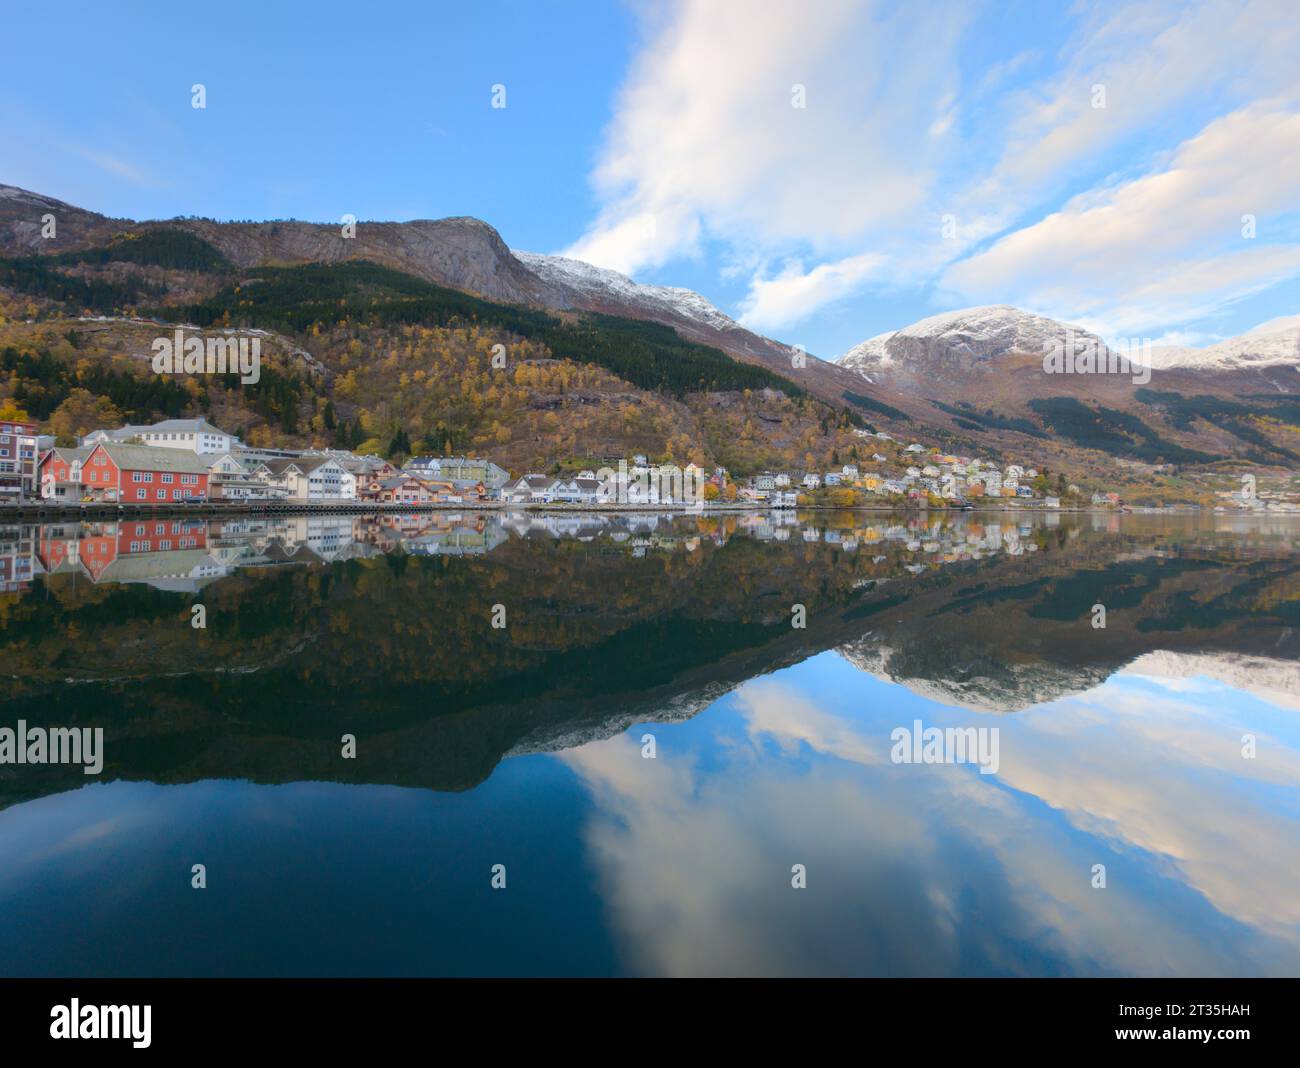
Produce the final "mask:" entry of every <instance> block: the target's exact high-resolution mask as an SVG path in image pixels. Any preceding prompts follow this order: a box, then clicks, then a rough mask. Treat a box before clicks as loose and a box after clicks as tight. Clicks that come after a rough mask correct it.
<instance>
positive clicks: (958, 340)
mask: <svg viewBox="0 0 1300 1068" xmlns="http://www.w3.org/2000/svg"><path fill="white" fill-rule="evenodd" d="M1071 334H1072V335H1073V337H1074V339H1075V341H1076V343H1085V342H1089V341H1091V342H1093V343H1095V344H1096V345H1097V347H1098V351H1103V352H1104V351H1106V346H1105V343H1104V342H1103V341H1102V340H1101V339H1100V338H1099V337H1097V336H1096V335H1095V334H1092V333H1090V332H1089V331H1087V330H1084V329H1083V328H1082V327H1077V326H1071V325H1069V324H1068V323H1062V322H1058V321H1057V320H1055V319H1049V318H1046V317H1045V316H1041V315H1035V314H1033V313H1032V312H1026V311H1022V310H1020V309H1019V308H1014V307H1011V306H1010V305H1006V304H994V305H988V306H986V307H978V308H962V309H960V310H958V311H952V312H944V313H943V314H941V315H932V316H930V317H929V318H927V319H922V320H920V321H919V322H915V323H913V324H912V325H911V326H905V327H903V328H902V329H901V330H894V331H891V332H889V333H885V334H878V335H877V336H876V337H873V338H870V339H869V340H867V341H864V342H862V343H861V344H859V345H855V346H854V347H853V348H851V349H849V351H848V352H846V353H844V355H842V356H841V357H840V358H839V359H838V360H837V361H836V362H837V363H839V364H840V365H841V366H843V367H846V368H848V369H849V370H852V371H857V372H858V373H859V374H861V375H863V376H864V377H866V378H868V379H870V378H871V376H872V375H873V374H876V373H877V372H880V371H884V370H886V369H892V370H894V371H903V370H913V371H920V370H924V369H926V368H927V367H933V366H935V365H936V364H944V365H947V366H961V367H963V368H966V369H970V368H972V367H976V366H978V365H979V364H981V363H984V362H986V361H989V360H993V359H996V358H998V357H1001V356H1005V355H1007V354H1009V353H1012V352H1019V353H1030V354H1034V355H1043V354H1046V353H1047V351H1048V347H1049V346H1050V345H1051V344H1052V342H1054V341H1064V340H1065V339H1066V338H1067V337H1068V336H1069V335H1071ZM1135 358H1136V357H1135ZM1150 359H1151V366H1152V368H1153V369H1155V370H1165V369H1172V368H1178V369H1180V370H1188V371H1239V370H1254V369H1257V368H1266V367H1285V366H1295V367H1300V315H1291V316H1284V317H1282V318H1278V319H1272V320H1270V321H1268V322H1266V323H1261V324H1260V325H1259V326H1257V327H1255V328H1254V329H1253V330H1250V331H1248V332H1246V333H1245V334H1242V335H1240V336H1239V337H1234V338H1229V339H1228V340H1226V341H1221V342H1219V343H1218V344H1217V345H1211V346H1209V347H1208V348H1203V349H1197V348H1189V347H1184V346H1158V347H1155V348H1152V349H1151V350H1150Z"/></svg>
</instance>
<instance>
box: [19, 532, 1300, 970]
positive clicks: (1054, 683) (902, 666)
mask: <svg viewBox="0 0 1300 1068" xmlns="http://www.w3.org/2000/svg"><path fill="white" fill-rule="evenodd" d="M1298 548H1300V521H1296V520H1286V519H1278V520H1268V519H1253V520H1245V519H1231V518H1227V517H1202V518H1192V519H1175V518H1172V517H1145V516H1130V517H1123V518H1121V517H1118V516H1068V515H1063V516H1049V517H1046V518H1039V519H1037V520H1035V521H1032V522H1031V521H1024V522H1009V521H1008V520H1006V519H1004V518H999V517H995V516H991V515H990V516H984V517H981V516H979V515H968V516H964V517H957V518H956V519H953V520H951V521H940V520H937V519H935V520H930V521H928V522H927V521H925V520H918V519H916V518H915V517H913V518H910V519H909V518H905V517H895V518H892V519H891V518H889V517H885V516H863V515H858V516H856V517H855V516H851V515H848V514H843V515H830V516H828V515H825V514H821V515H807V516H801V517H799V518H798V519H796V518H795V517H793V516H790V517H786V518H785V519H767V518H758V517H754V518H752V519H749V518H747V519H744V520H737V519H735V518H728V519H719V520H714V519H700V518H696V517H691V518H677V519H673V518H668V517H658V518H648V517H638V518H636V519H629V518H626V517H623V518H618V517H605V518H602V517H595V516H590V517H582V518H574V517H565V518H550V519H547V518H543V517H532V518H529V517H527V516H524V515H518V516H508V517H504V518H501V517H497V516H479V515H473V514H468V513H467V514H464V515H457V516H446V515H440V516H413V517H406V518H394V517H389V518H384V519H375V518H368V519H354V518H353V517H340V518H338V519H328V520H321V519H312V520H307V519H301V520H281V521H275V522H266V521H251V522H244V523H224V524H223V523H213V524H208V523H191V522H183V523H179V524H175V525H174V524H173V522H172V521H170V520H169V521H166V522H165V523H163V524H161V525H159V524H155V523H154V522H153V521H150V522H148V523H145V524H136V523H125V524H99V525H85V526H83V525H77V524H68V525H63V526H44V527H24V528H9V529H7V530H4V531H0V560H4V561H7V563H6V566H7V567H8V571H7V572H6V574H7V575H9V576H11V577H12V578H11V581H9V583H8V585H7V587H5V588H6V589H8V591H9V592H6V593H3V594H0V628H2V629H0V727H11V728H12V727H15V726H16V724H17V721H19V720H25V721H26V722H27V723H28V724H29V725H31V726H37V725H45V726H80V727H88V728H96V727H99V728H103V730H104V735H105V742H104V747H105V765H104V770H103V773H102V774H101V775H99V776H97V777H88V776H86V775H84V774H83V773H82V771H81V769H80V768H79V767H51V766H40V765H21V766H19V765H12V764H4V765H0V974H5V975H49V974H55V975H59V974H88V975H154V974H185V975H190V974H197V975H262V974H270V975H304V974H310V975H316V974H324V975H346V974H362V975H379V974H432V975H482V974H487V975H502V974H505V975H514V974H558V975H605V974H616V975H622V974H636V975H640V974H648V975H696V974H764V975H766V974H873V975H876V974H879V975H1107V974H1138V975H1147V974H1152V975H1182V974H1187V975H1207V974H1215V975H1218V974H1233V975H1235V974H1270V975H1271V974H1292V975H1294V974H1300V554H1297V549H1298ZM6 554H7V555H6ZM29 576H30V577H29ZM196 605H202V606H203V610H204V612H205V613H206V627H204V628H202V629H197V628H195V627H193V626H192V625H191V621H192V619H193V618H194V613H193V608H194V606H196ZM1094 605H1102V606H1104V608H1105V623H1106V625H1105V627H1104V628H1100V627H1096V626H1094V620H1095V618H1096V613H1095V611H1094V608H1093V606H1094ZM496 606H501V607H500V608H497V607H496ZM796 606H803V607H802V611H801V612H800V611H799V610H798V609H797V608H796ZM501 612H504V626H502V627H496V628H494V627H493V625H492V623H493V618H494V615H496V617H497V619H498V621H500V614H501ZM798 616H802V617H803V621H804V623H805V625H804V626H802V627H797V626H794V625H792V623H793V621H795V619H796V617H798ZM918 721H919V722H920V723H921V724H922V726H923V728H931V727H938V728H947V727H955V728H965V727H974V728H986V729H996V734H995V735H993V734H985V735H983V737H985V738H996V743H997V767H996V771H995V772H994V773H991V774H989V773H983V772H982V770H981V767H980V766H978V764H976V763H972V762H969V761H967V762H964V763H963V762H955V763H900V762H896V761H895V759H894V756H896V755H897V753H896V746H895V744H894V741H893V738H892V737H891V736H892V735H893V732H895V731H896V730H897V729H899V728H907V729H913V728H914V725H915V724H916V723H918ZM345 734H350V735H354V736H355V738H356V756H355V759H345V758H344V757H343V756H342V745H341V739H342V737H343V736H344V735H345ZM1243 739H1245V740H1243ZM650 744H653V747H654V755H653V757H649V756H647V755H646V754H647V752H648V750H649V746H650ZM1252 744H1253V746H1254V750H1253V752H1254V755H1253V756H1250V755H1245V750H1246V749H1247V748H1249V746H1250V745H1252ZM986 765H987V762H986ZM988 770H989V771H992V770H993V769H992V767H991V766H989V767H988ZM195 864H203V865H205V866H206V872H207V887H206V889H201V890H199V889H194V888H192V887H191V869H192V866H193V865H195ZM494 865H504V866H505V872H506V876H505V877H506V886H505V888H504V889H494V888H493V886H492V884H491V882H492V870H493V866H494ZM795 865H802V866H803V869H802V870H803V872H804V873H805V879H806V887H804V888H795V887H793V886H792V881H793V880H795V879H796V877H795V875H793V874H792V869H793V868H794V866H795ZM1098 865H1103V866H1104V875H1105V886H1104V888H1103V887H1100V886H1096V885H1094V883H1095V882H1096V881H1097V880H1098V876H1097V874H1096V872H1097V870H1098V869H1097V868H1096V866H1098Z"/></svg>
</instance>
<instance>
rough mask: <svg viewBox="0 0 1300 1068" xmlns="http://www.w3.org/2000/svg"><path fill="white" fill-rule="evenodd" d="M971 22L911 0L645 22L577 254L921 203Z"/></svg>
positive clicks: (637, 261)
mask: <svg viewBox="0 0 1300 1068" xmlns="http://www.w3.org/2000/svg"><path fill="white" fill-rule="evenodd" d="M930 14H933V15H935V17H933V18H930V17H928V15H930ZM961 26H962V20H961V19H959V18H954V17H952V15H951V13H946V14H943V15H942V17H939V14H938V12H937V10H936V11H935V12H927V11H926V10H924V9H917V8H916V7H915V6H914V5H913V6H909V7H908V9H907V10H906V11H905V12H903V11H898V10H890V11H886V10H881V9H878V8H877V6H876V5H874V4H871V3H854V2H850V0H828V2H826V3H821V4H819V5H818V6H817V9H816V13H815V17H812V16H811V15H810V13H809V12H807V11H806V10H804V9H802V8H800V7H799V6H798V5H793V4H785V3H767V4H754V3H741V2H734V0H729V2H720V0H679V2H677V3H675V4H673V5H672V6H671V7H670V8H669V9H667V11H666V12H665V13H662V14H661V15H660V16H659V17H658V18H657V19H656V21H655V22H654V24H653V25H652V26H651V27H650V28H649V33H648V37H649V40H648V43H647V45H646V47H645V49H644V51H643V52H642V53H641V55H640V56H639V58H638V59H637V61H636V63H635V66H634V68H633V70H632V72H631V74H630V77H629V79H628V82H627V84H626V86H625V87H624V89H623V91H622V93H621V95H620V97H619V100H618V104H617V107H616V114H615V118H614V120H613V123H612V125H611V127H610V129H609V130H608V131H607V137H606V144H605V147H604V150H603V153H602V156H601V158H600V163H599V166H598V168H597V171H596V174H595V182H596V187H597V190H598V192H599V193H600V195H601V197H602V200H603V202H604V207H603V209H602V211H601V213H600V215H599V217H598V218H597V220H596V222H595V224H594V225H593V226H592V227H591V228H590V230H589V231H588V232H587V233H586V234H585V235H584V236H583V237H582V238H581V239H580V240H579V241H578V242H577V243H576V244H574V245H573V246H572V247H571V248H570V249H568V250H567V252H566V255H571V256H574V257H576V258H578V259H586V260H588V261H590V262H593V263H596V264H598V265H600V266H604V267H611V268H614V269H615V270H620V271H623V272H625V273H634V272H635V271H637V270H638V269H640V268H643V267H647V266H653V265H655V264H657V263H662V262H665V261H666V260H667V259H670V258H673V257H676V256H679V255H683V254H690V253H692V252H693V251H695V249H696V247H697V242H698V241H699V239H700V237H701V235H703V234H705V233H708V234H710V235H714V236H718V237H720V238H721V239H722V240H724V241H725V242H727V243H733V244H740V245H745V244H756V245H759V246H762V247H764V248H767V249H769V250H773V249H775V250H780V249H781V248H782V247H783V246H788V245H790V244H791V243H799V244H804V243H807V244H810V245H811V246H813V247H815V248H822V249H825V248H835V247H837V246H839V245H841V244H842V243H843V242H846V241H850V242H851V241H855V240H860V239H861V238H862V237H863V235H864V234H866V233H867V232H868V231H870V230H872V229H874V228H877V227H880V226H882V225H886V224H888V223H889V222H890V221H891V220H893V219H895V218H897V217H898V216H899V215H900V214H902V215H904V216H906V215H907V214H908V213H915V212H917V211H919V210H920V208H921V205H922V203H923V201H924V199H925V195H926V186H927V184H928V181H927V176H926V166H927V162H926V161H927V158H928V153H930V152H931V151H933V150H932V149H931V148H929V147H928V144H929V142H932V141H934V140H936V139H935V138H931V137H930V136H929V135H928V133H927V130H928V128H929V127H930V126H931V125H932V124H933V123H935V122H936V121H939V122H942V121H943V116H944V115H945V114H947V112H948V108H946V107H945V105H949V106H950V105H951V100H952V94H953V88H954V80H955V77H956V75H955V68H954V67H953V66H952V65H951V64H949V63H948V62H946V59H947V58H949V57H951V55H952V51H953V48H954V47H955V44H956V41H957V38H958V36H959V33H960V29H961ZM795 86H802V87H803V89H804V91H805V92H806V106H805V107H802V108H798V107H794V106H792V101H793V99H794V97H793V93H792V90H793V88H794V87H795ZM936 116H938V118H937V119H936ZM949 121H950V119H949Z"/></svg>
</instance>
